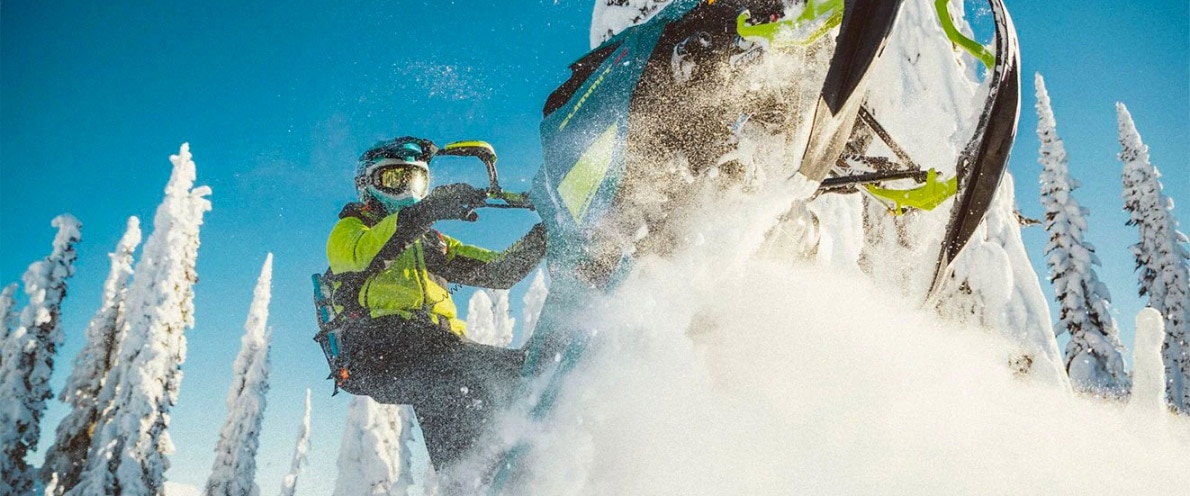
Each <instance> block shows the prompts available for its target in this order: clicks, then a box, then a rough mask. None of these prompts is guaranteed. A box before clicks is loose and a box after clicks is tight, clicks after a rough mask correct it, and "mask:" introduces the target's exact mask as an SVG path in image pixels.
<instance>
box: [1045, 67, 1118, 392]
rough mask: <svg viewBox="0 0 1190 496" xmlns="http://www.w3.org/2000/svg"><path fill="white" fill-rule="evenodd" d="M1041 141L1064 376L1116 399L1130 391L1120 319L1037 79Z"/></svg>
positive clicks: (1048, 253) (1085, 389)
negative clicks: (1063, 346)
mask: <svg viewBox="0 0 1190 496" xmlns="http://www.w3.org/2000/svg"><path fill="white" fill-rule="evenodd" d="M1034 79H1035V83H1036V86H1037V138H1038V139H1039V140H1040V141H1041V150H1040V156H1039V157H1038V159H1037V161H1038V163H1040V164H1041V205H1042V206H1043V207H1044V208H1045V230H1046V231H1047V232H1049V242H1048V243H1046V246H1045V254H1046V259H1045V261H1046V266H1048V267H1049V270H1050V275H1049V280H1050V282H1051V283H1053V285H1054V298H1055V300H1056V301H1057V302H1058V308H1059V315H1058V324H1057V329H1056V332H1057V333H1059V334H1060V333H1062V332H1069V333H1070V342H1069V343H1067V345H1066V372H1067V373H1068V374H1069V375H1070V381H1071V383H1072V385H1073V386H1074V387H1075V389H1077V390H1079V391H1083V392H1089V393H1094V394H1102V395H1108V396H1114V397H1120V396H1124V395H1126V394H1127V393H1128V389H1129V387H1130V381H1131V380H1130V378H1129V375H1128V371H1127V370H1126V369H1125V368H1124V346H1123V345H1122V344H1120V335H1119V331H1118V330H1116V319H1115V318H1114V317H1112V315H1111V295H1110V294H1109V293H1108V290H1107V285H1105V284H1103V283H1102V282H1100V281H1099V276H1098V275H1097V274H1096V273H1095V266H1096V265H1099V257H1097V256H1096V255H1095V247H1094V246H1093V245H1092V244H1091V243H1090V242H1089V241H1086V240H1085V239H1083V233H1084V232H1086V230H1087V219H1086V216H1087V215H1088V214H1089V213H1090V211H1089V210H1087V209H1086V208H1085V207H1081V206H1079V203H1078V201H1077V200H1075V199H1074V195H1073V192H1074V190H1075V189H1077V188H1078V187H1079V182H1078V181H1077V180H1076V179H1075V178H1074V177H1072V176H1071V175H1070V169H1069V166H1068V157H1067V155H1066V148H1065V146H1064V145H1063V143H1062V139H1061V138H1059V137H1058V132H1057V121H1056V120H1055V119H1054V112H1053V109H1052V108H1051V106H1050V97H1049V92H1047V91H1046V88H1045V80H1044V79H1043V78H1042V77H1041V74H1037V75H1036V77H1035V78H1034Z"/></svg>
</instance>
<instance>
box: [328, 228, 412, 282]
mask: <svg viewBox="0 0 1190 496" xmlns="http://www.w3.org/2000/svg"><path fill="white" fill-rule="evenodd" d="M396 231H397V214H393V215H390V216H388V217H385V218H384V219H382V220H381V221H380V222H378V223H376V225H374V226H372V227H370V228H369V227H368V226H367V225H366V224H364V221H362V220H360V219H359V218H356V217H344V218H342V219H339V222H337V223H335V227H334V228H333V229H331V235H330V238H329V239H327V242H326V255H327V260H328V261H329V262H330V266H331V272H333V273H335V274H342V273H344V272H359V271H362V270H364V269H367V268H368V265H370V264H371V263H372V259H373V258H376V254H377V253H379V252H380V249H381V248H382V247H384V244H385V243H386V242H388V240H389V238H391V237H392V236H393V234H394V233H396Z"/></svg>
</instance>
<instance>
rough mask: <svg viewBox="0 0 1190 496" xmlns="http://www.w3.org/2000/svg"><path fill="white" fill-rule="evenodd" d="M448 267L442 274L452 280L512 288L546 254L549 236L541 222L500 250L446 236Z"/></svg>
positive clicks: (469, 283)
mask: <svg viewBox="0 0 1190 496" xmlns="http://www.w3.org/2000/svg"><path fill="white" fill-rule="evenodd" d="M443 239H444V241H446V259H447V264H446V265H447V267H446V270H445V271H443V272H444V273H443V274H441V275H442V276H443V277H445V278H446V279H447V280H449V281H451V282H457V283H460V284H466V285H468V286H477V287H482V288H494V289H508V288H511V287H512V286H513V285H515V284H516V283H517V282H520V280H521V279H524V278H525V276H527V275H529V272H530V271H532V270H533V268H534V267H537V264H538V263H540V262H541V259H542V258H544V257H545V245H546V243H545V242H546V235H545V227H544V226H542V225H541V224H537V225H535V226H533V229H530V230H529V232H528V233H527V234H525V236H523V237H522V238H521V239H520V240H518V241H517V242H516V243H513V245H512V246H510V247H508V249H507V250H504V251H503V252H500V253H495V252H492V251H490V250H486V249H483V248H479V247H476V246H471V245H467V244H463V243H462V242H460V241H458V240H456V239H454V238H451V237H449V236H443Z"/></svg>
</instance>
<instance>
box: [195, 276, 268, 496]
mask: <svg viewBox="0 0 1190 496" xmlns="http://www.w3.org/2000/svg"><path fill="white" fill-rule="evenodd" d="M272 283H273V254H272V253H269V254H268V256H266V257H265V259H264V266H263V267H261V269H260V278H259V279H258V280H257V281H256V290H255V291H254V292H253V297H252V307H251V309H250V310H249V311H248V321H247V322H245V323H244V336H243V337H242V338H240V354H239V355H238V356H236V361H235V365H234V368H233V369H232V379H231V387H230V388H228V392H227V420H226V421H224V423H223V430H222V431H221V432H220V434H219V444H218V446H216V447H215V464H214V467H212V469H211V476H210V477H209V478H208V479H207V486H206V489H205V491H204V493H205V494H206V496H256V495H257V494H260V487H259V486H257V485H256V450H257V448H259V447H260V427H261V424H262V423H263V421H264V409H265V404H266V402H265V395H266V394H267V393H268V391H269V340H270V336H269V332H268V328H267V325H266V324H267V323H268V320H269V299H270V298H271V295H272V289H271V285H272Z"/></svg>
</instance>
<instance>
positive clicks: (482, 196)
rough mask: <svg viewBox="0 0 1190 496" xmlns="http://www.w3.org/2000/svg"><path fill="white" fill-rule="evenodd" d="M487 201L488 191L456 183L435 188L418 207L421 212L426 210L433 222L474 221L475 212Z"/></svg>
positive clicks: (427, 215)
mask: <svg viewBox="0 0 1190 496" xmlns="http://www.w3.org/2000/svg"><path fill="white" fill-rule="evenodd" d="M487 199H488V191H487V190H486V189H480V188H476V187H475V186H472V185H470V184H466V183H455V184H447V185H443V186H439V187H437V188H434V189H433V190H431V191H430V194H429V196H426V198H425V199H424V200H422V201H420V202H418V203H417V206H418V207H419V208H418V209H419V210H422V209H424V210H423V211H424V212H425V215H426V217H428V218H429V219H430V220H431V221H438V220H448V219H458V220H473V218H474V215H475V212H474V210H475V209H476V208H478V207H480V206H482V205H483V204H484V202H486V201H487Z"/></svg>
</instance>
